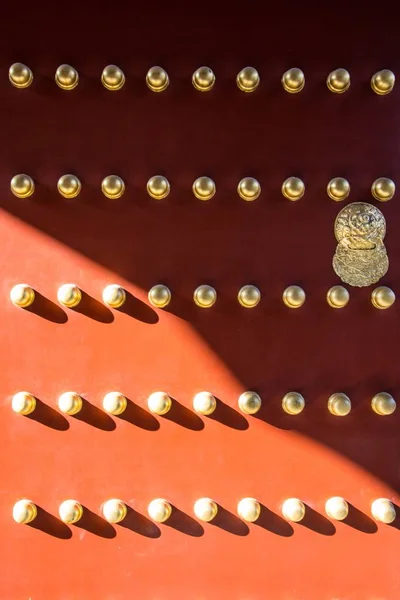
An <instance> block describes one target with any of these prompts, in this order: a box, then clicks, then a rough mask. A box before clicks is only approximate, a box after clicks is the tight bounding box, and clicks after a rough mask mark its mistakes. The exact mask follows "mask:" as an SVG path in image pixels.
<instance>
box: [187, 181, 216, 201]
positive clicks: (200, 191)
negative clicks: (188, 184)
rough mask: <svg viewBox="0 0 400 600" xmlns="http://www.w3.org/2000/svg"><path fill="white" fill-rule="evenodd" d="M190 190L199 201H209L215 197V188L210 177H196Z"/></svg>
mask: <svg viewBox="0 0 400 600" xmlns="http://www.w3.org/2000/svg"><path fill="white" fill-rule="evenodd" d="M192 190H193V194H194V195H195V196H196V198H198V199H199V200H211V198H212V197H213V196H214V195H215V192H216V187H215V183H214V181H213V180H212V179H211V177H198V179H196V181H195V182H194V183H193V186H192Z"/></svg>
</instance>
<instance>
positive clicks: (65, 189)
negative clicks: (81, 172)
mask: <svg viewBox="0 0 400 600" xmlns="http://www.w3.org/2000/svg"><path fill="white" fill-rule="evenodd" d="M57 189H58V192H59V193H60V194H61V196H64V198H76V197H77V196H78V194H79V193H80V191H81V189H82V184H81V182H80V181H79V179H78V177H77V176H76V175H71V174H70V173H67V174H66V175H62V176H61V177H60V179H59V180H58V182H57Z"/></svg>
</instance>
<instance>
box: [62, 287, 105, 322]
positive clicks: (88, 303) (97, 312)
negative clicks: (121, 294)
mask: <svg viewBox="0 0 400 600" xmlns="http://www.w3.org/2000/svg"><path fill="white" fill-rule="evenodd" d="M81 293H82V299H81V301H80V302H79V304H78V306H75V307H74V308H71V309H70V310H73V311H74V312H77V313H80V314H82V315H85V317H89V319H93V320H94V321H98V322H99V323H112V322H113V321H114V315H113V314H112V312H111V310H110V309H109V308H107V307H106V306H105V305H104V304H102V302H99V301H98V300H96V299H95V298H92V296H89V294H87V293H86V292H84V291H82V290H81Z"/></svg>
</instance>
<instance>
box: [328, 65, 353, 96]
mask: <svg viewBox="0 0 400 600" xmlns="http://www.w3.org/2000/svg"><path fill="white" fill-rule="evenodd" d="M326 85H327V86H328V89H329V90H330V91H331V92H333V93H334V94H343V92H346V91H347V90H348V89H349V87H350V73H349V72H348V71H347V70H346V69H335V70H334V71H332V72H331V73H329V75H328V78H327V80H326Z"/></svg>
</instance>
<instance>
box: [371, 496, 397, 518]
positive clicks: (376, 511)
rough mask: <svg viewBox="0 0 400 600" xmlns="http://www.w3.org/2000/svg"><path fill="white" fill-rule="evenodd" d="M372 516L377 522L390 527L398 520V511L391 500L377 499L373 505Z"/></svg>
mask: <svg viewBox="0 0 400 600" xmlns="http://www.w3.org/2000/svg"><path fill="white" fill-rule="evenodd" d="M371 514H372V516H373V517H374V519H375V520H376V521H379V522H380V523H386V524H387V525H389V524H390V523H393V521H394V520H395V519H396V509H395V506H394V504H393V502H391V501H390V500H389V498H377V499H376V500H374V501H373V502H372V504H371Z"/></svg>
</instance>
